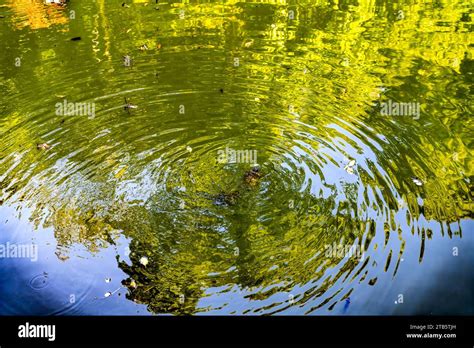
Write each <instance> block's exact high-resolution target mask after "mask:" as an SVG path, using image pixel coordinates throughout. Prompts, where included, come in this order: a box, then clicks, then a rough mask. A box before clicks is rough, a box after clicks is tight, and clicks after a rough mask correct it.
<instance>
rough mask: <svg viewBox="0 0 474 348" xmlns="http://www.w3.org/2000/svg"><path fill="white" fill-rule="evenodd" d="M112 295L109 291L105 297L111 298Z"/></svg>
mask: <svg viewBox="0 0 474 348" xmlns="http://www.w3.org/2000/svg"><path fill="white" fill-rule="evenodd" d="M111 295H112V293H111V292H110V291H107V292H106V293H105V295H104V297H109V296H111Z"/></svg>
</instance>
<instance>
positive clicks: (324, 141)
mask: <svg viewBox="0 0 474 348" xmlns="http://www.w3.org/2000/svg"><path fill="white" fill-rule="evenodd" d="M472 16H473V13H472V5H471V4H470V2H469V1H465V0H451V1H431V0H428V1H424V2H420V1H355V0H354V1H353V0H340V1H319V0H317V1H298V2H297V1H284V0H282V1H273V0H268V1H213V0H208V1H193V0H191V1H188V2H177V1H166V2H165V1H161V0H160V1H145V0H134V1H131V0H125V1H105V0H96V1H75V0H71V1H68V2H67V3H66V4H65V5H64V6H61V5H52V4H44V3H43V2H42V1H40V0H1V1H0V52H1V55H0V62H1V69H0V94H1V99H0V247H1V248H0V314H1V315H26V314H39V315H50V314H62V315H100V314H114V315H115V314H125V315H129V314H132V315H137V314H138V315H150V314H175V315H179V314H248V315H261V314H298V315H299V314H312V315H320V314H324V315H327V314H335V315H342V314H346V315H365V314H368V315H379V314H383V315H392V314H393V315H399V314H403V315H405V314H409V315H411V314H426V315H429V314H463V315H464V314H473V310H474V295H473V294H474V291H473V284H474V275H473V265H474V256H473V253H472V251H473V249H474V236H473V232H474V224H473V221H472V217H473V201H472V178H473V168H474V164H473V157H472V147H473V144H472V139H473V121H472V120H473V118H472V92H473V90H472V89H473V85H472V82H473V75H472V74H473V60H472V54H473V50H472V43H473V41H472V39H473V36H472V29H473V24H472Z"/></svg>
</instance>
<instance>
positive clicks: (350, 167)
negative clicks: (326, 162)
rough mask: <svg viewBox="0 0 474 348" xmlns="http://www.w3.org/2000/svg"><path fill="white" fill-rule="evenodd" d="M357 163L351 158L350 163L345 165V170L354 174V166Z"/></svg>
mask: <svg viewBox="0 0 474 348" xmlns="http://www.w3.org/2000/svg"><path fill="white" fill-rule="evenodd" d="M355 165H356V161H355V160H350V161H349V163H348V164H346V165H345V166H344V170H345V171H346V172H348V173H349V174H354V166H355Z"/></svg>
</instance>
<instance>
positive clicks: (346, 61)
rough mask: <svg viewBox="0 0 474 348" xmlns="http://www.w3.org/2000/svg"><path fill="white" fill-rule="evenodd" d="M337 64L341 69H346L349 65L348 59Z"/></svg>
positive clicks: (343, 59)
mask: <svg viewBox="0 0 474 348" xmlns="http://www.w3.org/2000/svg"><path fill="white" fill-rule="evenodd" d="M339 64H341V65H342V66H343V67H345V68H347V67H348V66H349V65H350V64H349V59H348V58H342V60H341V62H340V63H339Z"/></svg>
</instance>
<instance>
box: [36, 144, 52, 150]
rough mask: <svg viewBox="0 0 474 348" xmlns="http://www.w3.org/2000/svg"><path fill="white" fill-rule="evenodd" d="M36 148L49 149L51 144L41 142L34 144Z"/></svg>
mask: <svg viewBox="0 0 474 348" xmlns="http://www.w3.org/2000/svg"><path fill="white" fill-rule="evenodd" d="M36 148H37V149H38V150H49V149H50V148H51V145H49V144H47V143H43V144H36Z"/></svg>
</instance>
